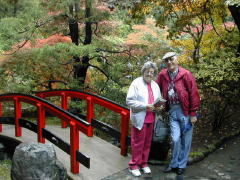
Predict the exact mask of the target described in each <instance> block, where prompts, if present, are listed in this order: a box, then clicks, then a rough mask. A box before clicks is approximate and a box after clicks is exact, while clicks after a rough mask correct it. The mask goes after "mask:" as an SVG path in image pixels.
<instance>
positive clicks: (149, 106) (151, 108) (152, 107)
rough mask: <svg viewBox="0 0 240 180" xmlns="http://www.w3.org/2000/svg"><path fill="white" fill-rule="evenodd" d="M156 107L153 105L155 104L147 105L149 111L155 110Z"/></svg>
mask: <svg viewBox="0 0 240 180" xmlns="http://www.w3.org/2000/svg"><path fill="white" fill-rule="evenodd" d="M154 109H155V107H154V106H153V104H148V105H147V111H153V110H154Z"/></svg>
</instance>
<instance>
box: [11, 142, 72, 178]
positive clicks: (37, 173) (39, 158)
mask: <svg viewBox="0 0 240 180" xmlns="http://www.w3.org/2000/svg"><path fill="white" fill-rule="evenodd" d="M11 178H12V180H19V179H39V180H46V179H51V180H65V179H67V170H66V168H65V167H64V166H63V164H62V163H61V162H60V161H58V160H57V158H56V152H55V150H54V147H53V145H51V144H40V143H39V144H38V143H21V144H20V145H18V146H17V147H16V150H15V152H14V155H13V158H12V168H11Z"/></svg>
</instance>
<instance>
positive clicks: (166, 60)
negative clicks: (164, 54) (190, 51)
mask: <svg viewBox="0 0 240 180" xmlns="http://www.w3.org/2000/svg"><path fill="white" fill-rule="evenodd" d="M174 60H175V58H174V57H169V58H166V59H164V62H165V63H168V62H169V61H170V62H172V61H174Z"/></svg>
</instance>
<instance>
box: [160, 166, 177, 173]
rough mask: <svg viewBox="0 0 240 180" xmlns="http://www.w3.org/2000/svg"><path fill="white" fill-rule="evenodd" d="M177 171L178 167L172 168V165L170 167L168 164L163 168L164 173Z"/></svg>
mask: <svg viewBox="0 0 240 180" xmlns="http://www.w3.org/2000/svg"><path fill="white" fill-rule="evenodd" d="M175 171H176V168H172V167H170V166H167V167H166V168H165V169H164V170H163V172H164V173H170V172H175Z"/></svg>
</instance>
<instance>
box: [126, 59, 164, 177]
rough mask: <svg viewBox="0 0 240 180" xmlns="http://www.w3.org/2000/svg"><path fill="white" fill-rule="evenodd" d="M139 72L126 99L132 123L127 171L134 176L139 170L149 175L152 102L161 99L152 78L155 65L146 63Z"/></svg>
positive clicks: (153, 116) (155, 69)
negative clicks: (130, 152) (139, 74)
mask: <svg viewBox="0 0 240 180" xmlns="http://www.w3.org/2000/svg"><path fill="white" fill-rule="evenodd" d="M141 72H142V76H141V77H138V78H136V79H135V80H134V81H133V82H132V83H131V85H130V87H129V90H128V94H127V98H126V103H127V105H128V106H129V107H130V118H131V122H132V129H131V147H132V158H131V160H130V162H129V171H130V172H131V173H132V174H133V175H134V176H141V172H140V169H142V171H143V173H146V174H149V173H151V170H150V168H149V167H148V164H147V161H148V156H149V151H150V147H151V141H152V132H153V126H154V121H155V112H154V110H155V107H154V106H153V102H154V101H155V100H156V99H157V98H161V92H160V89H159V86H158V84H157V83H156V82H155V81H154V77H155V76H156V75H157V66H156V64H155V63H153V62H151V61H148V62H146V63H145V64H144V65H143V67H142V70H141Z"/></svg>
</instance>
